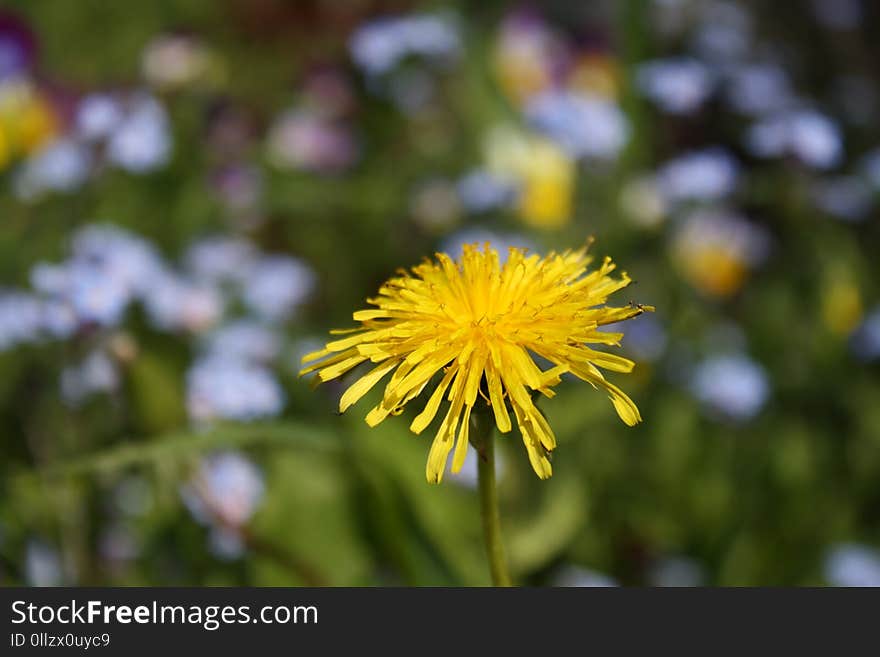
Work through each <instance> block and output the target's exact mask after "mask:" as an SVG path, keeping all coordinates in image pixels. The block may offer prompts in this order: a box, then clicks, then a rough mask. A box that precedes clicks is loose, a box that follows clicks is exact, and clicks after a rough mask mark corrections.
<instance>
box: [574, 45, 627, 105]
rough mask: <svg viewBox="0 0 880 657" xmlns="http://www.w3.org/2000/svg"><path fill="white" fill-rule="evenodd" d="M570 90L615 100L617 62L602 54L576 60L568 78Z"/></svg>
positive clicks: (617, 82) (618, 82)
mask: <svg viewBox="0 0 880 657" xmlns="http://www.w3.org/2000/svg"><path fill="white" fill-rule="evenodd" d="M567 86H569V87H570V88H572V89H575V90H578V91H583V92H586V93H590V94H594V95H596V96H603V97H605V98H608V99H615V98H617V96H618V95H619V94H620V69H619V66H618V64H617V60H616V59H614V58H613V57H609V56H608V55H606V54H604V53H588V54H585V55H582V56H581V57H579V58H578V59H577V61H576V62H575V64H574V66H573V67H572V70H571V73H570V74H569V76H568V83H567Z"/></svg>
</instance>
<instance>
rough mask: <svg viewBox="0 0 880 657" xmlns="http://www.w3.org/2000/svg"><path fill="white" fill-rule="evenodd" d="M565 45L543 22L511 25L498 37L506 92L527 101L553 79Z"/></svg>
mask: <svg viewBox="0 0 880 657" xmlns="http://www.w3.org/2000/svg"><path fill="white" fill-rule="evenodd" d="M560 48H561V44H560V43H559V42H558V39H557V38H556V37H555V36H554V35H553V34H552V33H551V32H550V31H549V30H547V29H545V28H544V27H543V26H540V25H533V26H508V27H507V28H506V29H503V30H502V32H501V36H500V37H499V39H498V42H497V44H496V48H495V54H494V66H495V72H496V75H497V77H498V82H499V84H500V85H501V89H502V91H503V92H504V94H505V95H506V96H507V97H508V98H509V99H510V100H511V101H512V102H513V103H514V104H516V105H522V104H524V103H525V102H526V101H527V100H528V99H529V98H531V97H532V96H534V95H535V94H537V93H539V92H541V91H544V90H545V89H549V88H550V86H551V85H552V83H553V75H552V66H553V61H554V59H555V58H556V57H557V53H558V51H559V50H560Z"/></svg>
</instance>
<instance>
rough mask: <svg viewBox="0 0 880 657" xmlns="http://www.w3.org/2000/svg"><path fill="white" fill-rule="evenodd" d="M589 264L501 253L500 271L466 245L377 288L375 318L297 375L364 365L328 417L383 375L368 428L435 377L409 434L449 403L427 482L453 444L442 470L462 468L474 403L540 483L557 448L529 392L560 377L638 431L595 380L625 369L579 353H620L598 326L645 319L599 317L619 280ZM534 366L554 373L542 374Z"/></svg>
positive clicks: (624, 362)
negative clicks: (595, 395) (457, 254)
mask: <svg viewBox="0 0 880 657" xmlns="http://www.w3.org/2000/svg"><path fill="white" fill-rule="evenodd" d="M591 260H592V258H590V257H589V256H587V253H586V247H585V248H582V249H580V250H577V251H566V252H564V253H561V254H557V253H550V254H549V255H547V256H546V257H544V258H541V257H539V256H537V255H527V254H526V251H525V250H524V249H519V248H511V249H510V254H509V256H508V259H507V261H506V262H505V263H504V264H503V265H502V264H501V261H500V258H499V255H498V252H497V251H496V250H495V249H493V248H491V247H490V246H489V245H488V244H486V245H485V246H484V247H483V248H482V250H481V249H480V248H479V247H478V246H477V245H467V246H465V248H464V254H463V256H462V258H461V259H460V260H459V261H458V262H456V261H453V260H452V258H450V257H449V256H448V255H446V254H443V253H438V254H437V256H436V261H431V260H425V261H424V262H423V263H422V264H420V265H418V266H416V267H413V268H412V270H411V272H409V271H406V270H400V272H399V276H397V277H395V278H392V279H391V280H389V281H387V282H386V283H385V284H384V285H383V286H382V287H381V288H380V289H379V295H378V296H377V297H375V298H372V299H368V300H367V301H368V303H370V304H371V305H373V306H375V308H373V309H369V310H360V311H358V312H355V313H354V315H353V318H354V320H355V321H356V322H359V323H360V326H358V327H357V328H354V329H349V330H343V331H333V333H336V334H345V337H342V338H340V339H338V340H334V341H332V342H329V343H328V344H327V345H326V347H325V348H324V349H321V350H319V351H316V352H313V353H311V354H308V355H306V356H305V357H304V358H303V364H304V365H307V366H306V367H304V369H303V370H302V371H301V372H300V374H301V375H302V374H308V373H310V372H317V380H318V381H319V382H325V381H329V380H331V379H335V378H337V377H339V376H342V375H343V374H345V373H346V372H348V371H349V370H351V369H352V368H354V367H356V366H357V365H359V364H361V363H363V362H365V361H370V362H372V363H374V367H373V369H372V370H370V371H369V372H367V373H366V374H364V375H363V376H361V377H360V378H358V379H357V381H355V382H354V383H353V384H352V385H351V386H350V387H349V388H348V389H347V390H346V391H345V393H344V394H343V395H342V398H341V399H340V401H339V410H340V412H344V411H345V410H346V409H348V407H349V406H351V405H352V404H354V403H355V402H356V401H358V400H359V399H360V398H361V397H363V396H364V395H365V394H366V393H367V392H368V391H369V390H370V389H371V388H373V387H374V386H375V385H376V384H377V383H379V381H380V380H382V379H383V378H384V377H385V376H386V375H388V374H391V373H392V372H393V374H392V375H391V379H390V381H389V382H388V383H387V385H386V386H385V392H384V395H383V398H382V401H381V402H380V403H379V404H378V405H377V406H375V407H374V408H373V409H372V410H371V411H370V412H369V413H368V414H367V417H366V420H367V423H368V424H369V425H370V426H376V425H377V424H379V423H380V422H382V421H383V420H384V419H385V418H386V417H388V416H389V415H396V414H399V413H400V412H401V411H402V409H403V407H404V405H405V404H407V402H409V401H411V400H412V399H414V398H415V397H417V396H418V395H420V394H421V393H422V391H423V390H424V389H425V388H426V387H428V384H429V383H430V382H431V379H432V378H433V377H434V375H435V374H438V373H441V372H442V374H443V376H442V379H441V381H440V382H439V384H438V385H437V386H436V387H435V388H434V390H433V392H432V393H431V395H430V397H429V399H428V402H427V404H426V405H425V407H424V410H423V411H422V412H421V413H419V415H417V416H416V418H415V419H414V420H413V422H412V424H411V425H410V429H411V430H412V431H413V432H414V433H417V434H418V433H421V432H422V431H424V430H425V429H426V428H427V427H428V425H429V424H430V423H431V422H432V420H433V419H434V417H435V416H436V415H437V412H438V410H439V408H440V404H441V403H442V401H443V398H444V397H446V399H447V400H448V401H449V402H450V404H449V409H448V411H447V412H446V414H445V416H444V418H443V421H442V423H441V424H440V428H439V429H438V431H437V433H436V435H435V437H434V441H433V444H432V446H431V451H430V454H429V456H428V464H427V469H426V476H427V478H428V481H429V482H433V483H436V482H439V481H440V480H441V478H442V477H443V472H444V470H445V468H446V460H447V458H448V456H449V453H450V451H451V450H452V448H453V445H454V444H455V445H456V448H455V455H454V457H453V464H452V470H453V472H457V471H458V470H460V469H461V466H462V464H463V463H464V459H465V455H466V452H467V445H468V431H469V426H470V415H471V411H472V410H473V408H474V406H475V405H476V404H477V402H478V399H479V398H482V399H483V400H484V401H485V403H486V404H487V405H488V406H489V407H491V410H492V412H493V414H494V418H495V424H496V425H497V427H498V429H499V431H501V432H503V433H506V432H509V431H510V430H511V428H512V424H511V419H510V414H509V413H510V411H509V409H510V410H512V411H513V414H514V418H515V420H516V423H517V425H518V427H519V430H520V433H521V434H522V438H523V442H524V443H525V447H526V450H527V452H528V455H529V460H530V461H531V464H532V467H533V468H534V470H535V472H536V473H537V474H538V476H539V477H541V478H542V479H545V478H547V477H549V476H550V475H551V474H552V470H551V467H550V459H549V456H550V454H551V452H552V451H553V449H554V448H555V447H556V439H555V437H554V434H553V430H552V429H551V428H550V425H549V424H548V422H547V420H546V418H545V417H544V415H543V414H542V413H541V411H540V410H538V408H537V406H535V404H534V402H533V400H532V393H531V392H530V391H537V392H540V393H541V394H543V395H545V396H546V397H552V396H554V394H555V392H554V390H553V387H554V386H556V385H557V384H558V383H559V382H560V377H561V375H562V374H564V373H567V372H568V373H571V374H573V375H574V376H576V377H578V378H580V379H582V380H584V381H587V382H588V383H590V384H591V385H592V386H593V387H595V388H601V389H602V390H604V391H605V392H606V393H608V395H609V398H610V399H611V402H612V403H613V404H614V407H615V409H616V410H617V413H618V415H619V416H620V418H621V419H622V420H623V421H624V422H625V423H626V424H628V425H630V426H632V425H634V424H636V423H638V422H640V421H641V416H640V415H639V411H638V408H636V405H635V404H634V403H633V402H632V400H631V399H630V398H629V397H627V396H626V394H625V393H624V392H623V391H622V390H620V388H618V387H617V386H615V385H614V384H612V383H610V382H609V381H607V380H606V379H605V377H604V376H603V375H602V373H601V371H600V370H599V368H600V367H601V368H603V369H607V370H612V371H615V372H630V371H631V370H632V369H633V365H634V364H633V362H632V361H630V360H628V359H626V358H623V357H621V356H618V355H615V354H611V353H607V352H605V351H597V350H594V349H592V348H590V347H589V346H587V345H591V344H601V345H619V342H620V339H621V338H622V337H623V334H622V333H609V332H604V331H600V330H599V327H600V326H603V325H605V324H611V323H613V322H619V321H622V320H625V319H630V318H632V317H635V316H636V315H640V314H641V313H642V312H644V311H646V310H653V308H650V307H647V306H636V305H629V306H624V307H620V308H615V307H607V306H605V305H604V304H605V302H606V300H607V298H608V297H609V296H610V295H611V294H613V293H614V292H616V291H618V290H620V289H622V288H624V287H626V286H627V285H629V283H630V279H629V277H628V276H627V275H626V273H623V274H621V276H620V278H616V279H615V278H612V277H611V276H609V274H610V273H611V272H612V271H613V270H614V269H615V265H614V264H613V263H612V262H611V259H610V258H606V259H605V261H604V262H603V263H602V265H601V266H600V267H599V268H598V269H596V270H593V271H588V265H589V263H590V262H591ZM536 356H537V357H540V358H543V359H545V360H546V361H549V362H550V363H552V365H553V366H552V367H550V368H549V369H547V370H543V371H542V370H541V369H540V367H539V366H538V364H537V363H536V362H535V357H536ZM459 426H460V428H459ZM456 433H457V443H456Z"/></svg>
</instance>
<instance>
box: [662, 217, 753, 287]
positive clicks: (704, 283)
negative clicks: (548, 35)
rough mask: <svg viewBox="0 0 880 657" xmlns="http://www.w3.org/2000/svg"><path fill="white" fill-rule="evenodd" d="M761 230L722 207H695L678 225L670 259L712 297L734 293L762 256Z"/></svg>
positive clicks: (689, 281)
mask: <svg viewBox="0 0 880 657" xmlns="http://www.w3.org/2000/svg"><path fill="white" fill-rule="evenodd" d="M768 241H769V238H768V236H767V235H766V233H765V231H764V230H763V229H761V228H760V227H759V226H757V225H754V224H752V223H750V222H748V221H746V220H745V219H743V218H741V217H739V216H738V215H736V214H733V213H730V212H727V211H724V210H711V209H707V210H698V211H696V212H694V213H692V214H691V215H690V216H689V217H688V218H687V219H686V220H685V221H684V222H683V224H682V226H681V228H680V229H679V232H678V234H677V235H676V237H675V240H674V242H673V259H674V261H675V263H676V266H677V267H678V269H679V271H680V272H681V274H682V275H683V276H684V278H685V279H686V280H687V281H688V283H690V284H691V285H693V286H694V287H695V288H697V289H698V290H700V291H701V292H703V293H705V294H709V295H711V296H715V297H729V296H731V295H733V294H735V293H736V292H738V291H739V290H740V289H741V288H742V286H743V284H744V283H745V281H746V278H747V277H748V275H749V272H750V270H751V269H752V268H753V267H754V266H755V265H757V264H758V263H760V262H761V261H762V260H763V259H764V257H765V256H766V252H767V249H768Z"/></svg>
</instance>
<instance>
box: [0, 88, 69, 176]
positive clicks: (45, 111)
mask: <svg viewBox="0 0 880 657" xmlns="http://www.w3.org/2000/svg"><path fill="white" fill-rule="evenodd" d="M58 129H59V120H58V116H57V115H56V113H55V110H54V109H53V107H52V105H51V103H50V102H49V101H48V100H47V99H46V98H45V96H44V95H43V94H41V93H40V92H39V91H38V90H36V89H34V88H33V86H32V85H31V84H29V83H28V82H25V81H16V82H8V83H4V84H3V85H0V166H3V165H4V164H8V163H9V161H11V160H12V159H13V158H15V157H18V156H23V155H24V156H26V155H30V154H31V153H33V152H35V151H37V150H39V149H40V148H41V147H42V146H44V145H45V144H46V143H48V142H49V141H51V140H52V139H53V138H54V137H55V136H56V135H57V134H58Z"/></svg>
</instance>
